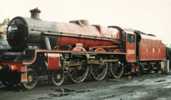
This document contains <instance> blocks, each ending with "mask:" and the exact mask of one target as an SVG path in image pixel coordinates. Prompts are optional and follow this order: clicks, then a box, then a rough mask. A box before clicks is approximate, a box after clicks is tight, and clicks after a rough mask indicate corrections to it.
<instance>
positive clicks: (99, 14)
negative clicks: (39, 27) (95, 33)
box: [0, 0, 171, 43]
mask: <svg viewBox="0 0 171 100" xmlns="http://www.w3.org/2000/svg"><path fill="white" fill-rule="evenodd" d="M0 2H1V5H0V21H2V20H3V19H4V18H6V17H8V18H12V17H15V16H26V17H29V16H30V14H29V10H30V9H32V8H35V7H38V8H40V9H41V10H42V13H41V19H44V20H50V21H60V22H61V21H62V22H68V21H69V20H75V19H87V20H89V22H90V23H91V24H101V25H105V26H107V25H119V26H122V27H125V28H132V29H139V30H141V31H144V32H146V33H153V34H156V35H157V36H158V37H160V38H161V39H163V40H164V41H165V42H166V43H171V0H0Z"/></svg>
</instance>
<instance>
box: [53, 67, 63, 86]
mask: <svg viewBox="0 0 171 100" xmlns="http://www.w3.org/2000/svg"><path fill="white" fill-rule="evenodd" d="M63 82H64V70H63V69H61V70H59V71H57V72H52V83H53V84H54V85H56V86H60V85H62V83H63Z"/></svg>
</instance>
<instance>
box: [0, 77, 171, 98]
mask: <svg viewBox="0 0 171 100" xmlns="http://www.w3.org/2000/svg"><path fill="white" fill-rule="evenodd" d="M170 83H171V76H170V75H160V74H148V75H143V76H140V77H134V78H133V79H131V80H129V79H128V78H127V77H124V78H122V79H119V80H113V79H108V80H103V81H98V82H97V81H88V82H84V83H80V84H70V83H65V84H64V85H62V86H61V87H55V86H52V85H50V84H45V83H44V82H42V84H41V83H40V85H39V86H38V87H37V88H35V89H33V90H31V91H23V90H21V89H18V88H15V87H14V88H8V89H7V88H4V87H1V88H0V94H1V95H0V100H56V99H58V100H80V99H82V100H96V99H99V100H120V99H122V100H137V99H138V100H139V99H140V100H142V99H144V100H152V99H153V98H156V99H157V98H159V99H160V98H161V97H162V98H165V99H168V100H169V98H171V96H170V95H171V92H170V91H171V84H170ZM164 91H167V92H166V93H164ZM160 92H161V93H163V94H161V95H160V97H159V95H158V94H159V93H160ZM165 99H164V100H165Z"/></svg>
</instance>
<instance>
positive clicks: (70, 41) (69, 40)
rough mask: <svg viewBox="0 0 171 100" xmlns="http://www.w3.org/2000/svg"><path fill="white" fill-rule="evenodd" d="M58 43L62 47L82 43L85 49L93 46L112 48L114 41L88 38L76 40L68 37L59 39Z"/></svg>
mask: <svg viewBox="0 0 171 100" xmlns="http://www.w3.org/2000/svg"><path fill="white" fill-rule="evenodd" d="M57 43H58V45H59V46H60V47H63V46H65V45H71V46H73V45H75V44H76V43H82V44H83V46H84V47H85V48H88V47H93V46H111V45H112V44H113V42H112V41H108V40H95V39H86V38H76V37H66V36H62V37H60V38H58V40H57Z"/></svg>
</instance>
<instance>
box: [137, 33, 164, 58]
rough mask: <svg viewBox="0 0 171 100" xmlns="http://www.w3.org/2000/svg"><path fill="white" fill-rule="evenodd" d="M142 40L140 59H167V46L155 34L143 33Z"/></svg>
mask: <svg viewBox="0 0 171 100" xmlns="http://www.w3.org/2000/svg"><path fill="white" fill-rule="evenodd" d="M141 38H142V39H141V41H140V47H139V52H140V61H154V60H165V59H166V47H165V45H164V44H163V43H162V42H161V40H159V39H157V38H156V37H154V36H143V35H141Z"/></svg>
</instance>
